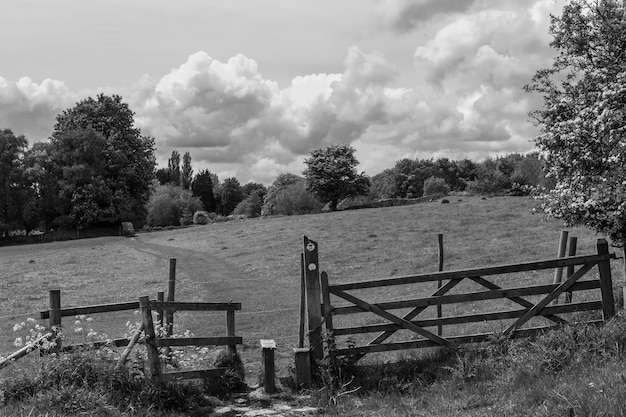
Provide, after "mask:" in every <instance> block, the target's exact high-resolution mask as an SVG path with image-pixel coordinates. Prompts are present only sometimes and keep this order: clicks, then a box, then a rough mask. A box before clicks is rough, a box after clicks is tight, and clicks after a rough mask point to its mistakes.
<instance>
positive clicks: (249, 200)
mask: <svg viewBox="0 0 626 417" xmlns="http://www.w3.org/2000/svg"><path fill="white" fill-rule="evenodd" d="M262 208H263V198H262V197H261V196H260V192H259V191H253V192H252V194H250V195H249V196H248V197H246V198H245V199H244V200H242V201H240V202H239V204H237V207H235V209H234V210H233V214H236V215H244V216H246V217H248V218H252V217H259V216H260V215H261V209H262Z"/></svg>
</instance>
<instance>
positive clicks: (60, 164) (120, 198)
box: [48, 94, 155, 226]
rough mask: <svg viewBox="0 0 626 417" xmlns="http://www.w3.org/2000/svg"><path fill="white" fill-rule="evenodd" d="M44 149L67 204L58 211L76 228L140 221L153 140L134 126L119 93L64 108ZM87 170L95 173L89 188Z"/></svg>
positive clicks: (147, 192)
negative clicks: (50, 160)
mask: <svg viewBox="0 0 626 417" xmlns="http://www.w3.org/2000/svg"><path fill="white" fill-rule="evenodd" d="M48 150H49V151H50V152H51V154H52V160H53V162H54V165H55V166H54V167H53V170H52V173H51V174H52V175H55V176H56V179H57V180H58V181H61V182H62V186H61V192H62V193H63V195H64V196H65V200H66V204H67V205H68V206H69V207H70V210H69V211H66V212H65V213H63V214H70V215H71V216H72V217H73V218H74V221H75V223H76V224H77V225H78V226H87V225H90V224H93V223H98V222H117V221H132V222H134V223H138V224H141V223H142V222H143V221H144V218H145V216H146V214H147V213H146V209H145V205H146V203H147V202H148V199H149V198H150V187H151V184H152V179H153V178H154V167H155V160H154V139H152V138H150V137H146V136H142V135H141V132H140V130H139V129H137V128H135V127H134V113H133V112H132V110H130V108H129V107H128V105H127V104H126V103H124V102H122V98H121V97H120V96H117V95H113V96H106V95H104V94H99V95H98V96H97V98H96V99H95V100H94V99H93V98H91V97H90V98H87V99H85V100H82V101H80V102H78V103H76V105H74V107H72V108H69V109H66V110H64V111H63V112H62V113H61V114H59V115H58V116H57V119H56V124H55V126H54V132H53V133H52V136H51V147H50V148H48ZM66 152H69V153H70V155H71V157H70V155H66V154H65V153H66ZM96 156H97V158H96ZM76 161H79V162H78V164H79V165H80V166H76V165H77V163H76ZM87 173H92V174H95V176H96V177H95V178H96V181H95V183H94V184H93V185H91V186H89V185H87V184H85V175H87Z"/></svg>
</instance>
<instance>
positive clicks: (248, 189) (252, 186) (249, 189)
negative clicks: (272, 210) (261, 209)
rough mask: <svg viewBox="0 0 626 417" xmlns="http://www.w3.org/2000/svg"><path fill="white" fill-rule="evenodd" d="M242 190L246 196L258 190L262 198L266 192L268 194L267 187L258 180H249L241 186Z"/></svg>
mask: <svg viewBox="0 0 626 417" xmlns="http://www.w3.org/2000/svg"><path fill="white" fill-rule="evenodd" d="M241 192H243V195H244V197H249V196H250V195H251V194H252V193H254V192H256V193H257V194H258V195H259V197H261V200H262V199H263V198H264V197H265V194H267V187H266V186H264V185H263V184H259V183H258V182H249V183H246V184H244V185H243V186H242V187H241Z"/></svg>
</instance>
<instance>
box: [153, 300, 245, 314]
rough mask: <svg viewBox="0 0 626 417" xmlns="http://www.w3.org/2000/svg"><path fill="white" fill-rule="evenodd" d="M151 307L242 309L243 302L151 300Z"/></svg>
mask: <svg viewBox="0 0 626 417" xmlns="http://www.w3.org/2000/svg"><path fill="white" fill-rule="evenodd" d="M150 308H151V309H153V310H163V311H168V312H170V311H236V310H241V303H234V302H232V301H229V302H227V303H200V302H198V303H196V302H181V301H152V300H151V301H150Z"/></svg>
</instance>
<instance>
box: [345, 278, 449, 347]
mask: <svg viewBox="0 0 626 417" xmlns="http://www.w3.org/2000/svg"><path fill="white" fill-rule="evenodd" d="M333 294H335V295H337V296H339V297H341V298H343V299H344V300H347V301H350V302H351V303H353V304H355V305H357V306H359V307H360V308H361V309H363V310H366V311H370V312H372V313H374V314H376V315H377V316H380V317H382V318H384V319H386V320H389V321H391V322H393V323H395V324H397V325H399V326H401V327H403V328H405V329H407V330H411V331H412V332H415V333H417V334H419V335H421V336H424V337H426V338H427V339H430V340H432V341H433V342H435V343H437V344H438V345H440V346H446V347H453V346H452V344H451V343H450V342H449V341H448V340H446V339H443V338H441V337H439V336H437V335H436V334H433V333H431V332H429V331H428V330H425V329H422V328H421V327H419V326H416V325H414V324H413V323H411V322H410V321H408V320H405V319H402V318H400V317H397V316H395V315H393V314H391V313H389V312H387V311H385V310H384V309H382V308H380V307H377V306H376V305H373V304H370V303H367V302H365V301H363V300H361V299H359V298H357V297H355V296H353V295H351V294H348V293H346V292H343V291H341V290H335V291H334V292H333Z"/></svg>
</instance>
